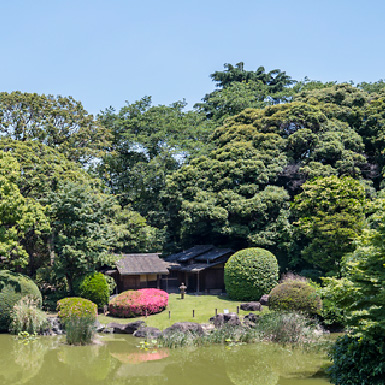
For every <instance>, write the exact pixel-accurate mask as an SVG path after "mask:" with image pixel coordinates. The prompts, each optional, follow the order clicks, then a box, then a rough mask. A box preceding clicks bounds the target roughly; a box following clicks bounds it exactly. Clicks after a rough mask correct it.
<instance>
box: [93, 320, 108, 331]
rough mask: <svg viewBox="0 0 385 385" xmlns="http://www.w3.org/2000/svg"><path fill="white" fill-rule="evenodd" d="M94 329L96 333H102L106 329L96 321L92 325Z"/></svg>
mask: <svg viewBox="0 0 385 385" xmlns="http://www.w3.org/2000/svg"><path fill="white" fill-rule="evenodd" d="M94 328H95V330H96V332H97V333H103V332H104V329H105V328H106V325H104V324H101V323H100V322H99V321H98V320H96V321H95V323H94Z"/></svg>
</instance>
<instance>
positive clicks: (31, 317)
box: [10, 295, 47, 334]
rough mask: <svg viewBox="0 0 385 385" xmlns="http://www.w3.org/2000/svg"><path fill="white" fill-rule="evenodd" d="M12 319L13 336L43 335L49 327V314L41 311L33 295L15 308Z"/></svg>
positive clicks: (11, 329)
mask: <svg viewBox="0 0 385 385" xmlns="http://www.w3.org/2000/svg"><path fill="white" fill-rule="evenodd" d="M11 317H12V323H11V327H10V332H11V333H12V334H19V333H22V332H27V333H28V334H42V333H43V331H44V329H45V328H46V326H47V314H46V313H45V312H43V311H41V310H40V309H39V302H38V300H36V299H34V298H33V297H32V296H31V295H27V296H26V297H24V298H22V299H21V300H19V301H18V302H17V303H16V304H15V305H14V306H13V309H12V312H11Z"/></svg>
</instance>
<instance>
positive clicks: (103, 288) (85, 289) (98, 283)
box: [79, 273, 110, 306]
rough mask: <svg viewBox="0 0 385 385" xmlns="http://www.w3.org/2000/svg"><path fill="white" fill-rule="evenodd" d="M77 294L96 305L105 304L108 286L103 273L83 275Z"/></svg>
mask: <svg viewBox="0 0 385 385" xmlns="http://www.w3.org/2000/svg"><path fill="white" fill-rule="evenodd" d="M79 295H80V297H82V298H86V299H89V300H90V301H92V302H93V303H94V304H96V305H98V306H104V305H107V304H108V302H109V299H110V287H109V285H108V283H107V281H106V278H105V276H104V274H102V273H94V274H91V275H87V276H86V277H84V278H83V280H82V282H81V283H80V285H79Z"/></svg>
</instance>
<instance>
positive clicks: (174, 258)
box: [166, 245, 234, 272]
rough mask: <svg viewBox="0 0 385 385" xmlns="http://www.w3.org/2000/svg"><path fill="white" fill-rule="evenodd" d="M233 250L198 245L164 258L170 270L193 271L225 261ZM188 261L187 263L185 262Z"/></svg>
mask: <svg viewBox="0 0 385 385" xmlns="http://www.w3.org/2000/svg"><path fill="white" fill-rule="evenodd" d="M233 252H234V251H233V250H231V249H227V248H218V247H215V246H213V245H198V246H194V247H191V248H190V249H188V250H185V251H182V252H180V253H176V254H172V255H170V256H169V257H167V258H166V261H167V266H168V268H169V269H170V270H179V271H186V272H189V271H190V272H194V271H201V270H205V269H208V268H210V267H212V266H215V265H218V264H220V263H226V262H227V260H228V258H229V257H230V255H231V254H232V253H233ZM186 262H189V264H186Z"/></svg>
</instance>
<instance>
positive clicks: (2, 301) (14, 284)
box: [0, 270, 41, 332]
mask: <svg viewBox="0 0 385 385" xmlns="http://www.w3.org/2000/svg"><path fill="white" fill-rule="evenodd" d="M27 295H30V296H31V298H33V299H34V300H36V305H37V307H38V308H40V306H41V294H40V291H39V289H38V287H37V286H36V285H35V283H34V282H33V281H32V280H31V279H29V278H28V277H26V276H24V275H21V274H17V273H12V272H10V271H7V270H4V271H0V332H8V331H9V327H10V325H11V322H12V317H11V313H12V309H13V307H14V305H15V304H16V303H17V302H18V301H20V300H21V299H22V298H24V297H25V296H27Z"/></svg>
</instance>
